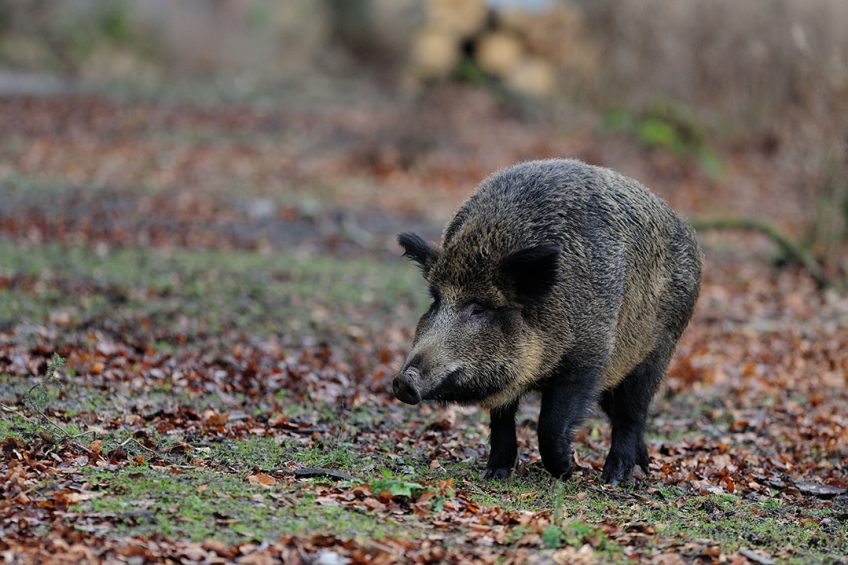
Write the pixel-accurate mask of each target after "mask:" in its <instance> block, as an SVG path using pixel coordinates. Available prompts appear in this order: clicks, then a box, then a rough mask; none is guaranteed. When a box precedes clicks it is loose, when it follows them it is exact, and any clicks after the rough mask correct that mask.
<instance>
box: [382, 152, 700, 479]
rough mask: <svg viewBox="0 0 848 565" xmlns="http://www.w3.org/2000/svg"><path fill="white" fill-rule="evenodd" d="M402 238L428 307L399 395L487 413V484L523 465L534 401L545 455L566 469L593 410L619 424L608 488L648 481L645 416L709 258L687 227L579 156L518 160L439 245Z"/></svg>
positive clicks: (637, 188) (625, 181)
mask: <svg viewBox="0 0 848 565" xmlns="http://www.w3.org/2000/svg"><path fill="white" fill-rule="evenodd" d="M398 241H399V243H400V245H401V247H402V248H403V250H404V255H405V256H406V257H408V258H409V259H411V260H413V261H414V262H416V263H417V264H418V265H419V266H420V268H421V270H422V272H423V275H424V278H425V280H426V282H427V283H428V285H429V289H430V293H431V294H432V298H433V303H432V305H431V306H430V308H429V309H428V310H427V312H426V313H424V315H423V316H422V317H421V319H420V321H419V322H418V326H417V328H416V331H415V338H414V341H413V344H412V349H411V351H410V352H409V355H408V356H407V358H406V361H405V362H404V364H403V368H402V369H401V371H400V373H399V374H398V376H397V377H395V379H394V381H393V383H392V388H393V392H394V394H395V396H396V397H397V398H398V399H400V400H401V401H403V402H406V403H408V404H417V403H419V402H420V401H422V400H434V401H440V402H445V403H449V402H455V403H460V404H465V405H470V404H478V405H481V406H483V407H484V408H488V409H489V411H490V417H491V438H490V443H491V451H490V454H489V460H488V463H487V465H486V469H485V471H484V473H483V477H484V478H495V479H501V478H505V477H508V476H509V475H510V474H511V472H512V470H513V468H514V466H515V463H516V456H517V443H516V431H515V413H516V409H517V407H518V402H519V400H520V399H521V397H522V396H523V395H525V394H526V393H528V392H530V391H538V392H540V393H541V411H540V414H539V422H538V428H537V429H538V439H539V450H540V453H541V456H542V462H543V464H544V466H545V468H546V469H547V470H548V471H549V472H550V473H551V474H552V475H553V476H555V477H559V478H563V479H565V478H568V477H569V476H570V475H571V471H572V454H571V440H572V435H573V431H574V429H575V427H576V426H577V425H578V423H579V422H580V421H581V419H582V418H584V417H585V416H586V415H587V414H588V413H589V412H590V411H591V408H592V406H593V403H594V402H596V401H597V402H599V403H600V406H601V408H602V409H603V410H604V412H606V414H607V415H608V417H609V419H610V421H611V423H612V442H611V447H610V451H609V454H608V456H607V458H606V462H605V464H604V469H603V473H602V475H601V478H602V480H603V481H604V482H606V483H612V484H618V483H620V482H622V481H624V480H626V479H628V478H629V477H630V474H631V472H632V471H633V469H634V467H635V466H636V465H639V466H640V467H641V468H642V469H643V470H644V471H645V472H647V471H648V462H649V460H648V451H647V448H646V446H645V441H644V432H645V425H646V418H647V416H648V406H649V404H650V401H651V398H652V397H653V395H654V393H655V392H656V390H657V388H658V385H659V384H660V381H661V380H662V378H663V375H664V373H665V371H666V368H667V366H668V363H669V359H670V358H671V355H672V352H673V351H674V348H675V346H676V344H677V341H678V339H679V338H680V336H681V334H682V333H683V330H684V329H685V328H686V325H687V324H688V323H689V320H690V318H691V316H692V310H693V308H694V306H695V301H696V300H697V297H698V292H699V289H700V281H701V265H702V255H701V252H700V249H699V247H698V243H697V241H696V239H695V235H694V232H693V230H692V229H691V227H689V225H687V223H686V222H685V221H684V220H682V219H681V218H680V217H679V216H678V215H677V214H676V213H675V212H674V211H672V209H671V208H670V207H669V206H668V205H667V204H666V203H665V202H664V201H662V200H661V199H660V198H658V197H657V196H655V195H654V194H652V193H651V192H650V191H649V190H648V189H647V188H645V187H644V186H642V185H641V184H640V183H639V182H637V181H635V180H633V179H631V178H628V177H625V176H623V175H621V174H619V173H616V172H614V171H612V170H610V169H605V168H600V167H595V166H591V165H587V164H585V163H582V162H580V161H576V160H561V159H552V160H545V161H532V162H526V163H521V164H518V165H515V166H512V167H509V168H507V169H505V170H502V171H500V172H497V173H495V174H493V175H492V176H490V177H489V178H487V179H486V180H484V181H483V182H482V184H480V186H479V187H478V188H477V189H476V191H475V192H474V193H473V194H472V195H471V196H470V197H469V198H468V200H467V201H466V202H465V203H464V204H463V205H462V207H461V208H460V209H459V211H458V212H457V214H456V216H455V217H454V218H453V219H452V220H451V221H450V223H448V225H447V227H446V228H445V230H444V233H443V234H442V243H441V247H440V248H439V247H435V246H433V245H430V244H429V243H427V242H426V241H424V240H423V239H422V238H421V237H419V236H417V235H415V234H412V233H403V234H400V235H399V236H398Z"/></svg>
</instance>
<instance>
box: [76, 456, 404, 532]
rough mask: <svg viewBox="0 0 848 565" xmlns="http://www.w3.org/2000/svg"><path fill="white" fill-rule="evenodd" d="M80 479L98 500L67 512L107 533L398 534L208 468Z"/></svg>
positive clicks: (385, 525) (141, 468)
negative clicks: (108, 523)
mask: <svg viewBox="0 0 848 565" xmlns="http://www.w3.org/2000/svg"><path fill="white" fill-rule="evenodd" d="M86 479H87V480H88V481H89V482H90V483H91V485H92V486H93V487H95V488H96V489H98V490H99V491H101V492H102V493H103V496H100V497H97V498H94V499H92V500H88V501H85V502H83V503H81V504H79V505H78V506H76V507H74V509H75V510H76V511H77V512H78V513H79V517H80V519H81V520H84V519H85V517H86V516H87V515H90V514H91V513H95V514H94V515H95V516H96V517H97V518H98V519H102V517H104V516H109V517H110V518H111V519H112V520H113V521H114V523H115V524H117V527H115V528H110V530H109V531H108V532H104V534H106V535H111V536H120V535H154V534H161V535H165V536H168V537H170V538H175V539H191V540H196V541H200V540H204V539H207V538H216V539H220V540H222V541H224V542H227V543H239V542H244V541H246V540H257V541H260V540H270V539H276V538H278V537H279V536H280V535H284V534H288V533H303V534H310V533H314V532H318V531H320V532H324V533H327V534H335V535H338V536H340V537H353V536H364V537H371V538H381V537H385V536H387V535H399V534H400V533H401V531H402V530H403V529H402V528H401V525H400V524H398V523H397V522H396V521H395V520H392V519H390V518H389V519H387V518H386V517H379V516H371V515H367V514H362V513H359V512H356V511H354V510H351V509H348V508H346V507H343V506H333V505H322V504H319V503H317V501H316V500H315V496H314V495H313V494H312V493H308V492H306V493H298V492H296V491H292V490H291V487H283V486H279V485H277V486H275V487H273V488H270V489H269V488H262V487H258V486H253V485H250V484H249V483H248V482H247V481H246V480H244V479H243V478H242V477H239V476H236V475H232V474H226V473H222V472H219V471H214V470H206V469H198V470H192V471H188V472H185V473H179V474H174V473H172V472H170V471H168V470H163V469H154V468H152V467H149V466H145V465H136V466H131V467H127V468H124V469H121V470H119V471H106V470H89V471H87V476H86Z"/></svg>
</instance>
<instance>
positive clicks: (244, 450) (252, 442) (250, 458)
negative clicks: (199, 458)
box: [204, 437, 291, 471]
mask: <svg viewBox="0 0 848 565" xmlns="http://www.w3.org/2000/svg"><path fill="white" fill-rule="evenodd" d="M206 449H208V451H207V452H206V455H204V458H205V459H208V460H209V461H210V462H214V464H215V465H216V466H218V465H220V466H224V467H228V468H231V469H233V470H237V471H250V470H253V469H259V470H261V471H272V470H275V469H279V468H280V467H282V466H283V463H286V462H288V461H290V460H291V449H290V448H289V447H288V446H286V445H280V444H278V443H277V442H276V441H275V440H274V438H271V437H252V438H247V439H243V440H237V441H231V440H226V441H222V442H220V443H214V444H212V445H210V446H208V448H206Z"/></svg>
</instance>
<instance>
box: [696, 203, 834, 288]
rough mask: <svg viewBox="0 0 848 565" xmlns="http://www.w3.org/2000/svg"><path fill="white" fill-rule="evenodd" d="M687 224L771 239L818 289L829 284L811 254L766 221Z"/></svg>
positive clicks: (723, 220)
mask: <svg viewBox="0 0 848 565" xmlns="http://www.w3.org/2000/svg"><path fill="white" fill-rule="evenodd" d="M689 223H690V224H692V227H694V228H695V230H697V231H709V230H742V231H754V232H758V233H760V234H762V235H764V236H766V237H768V238H769V239H771V240H772V241H773V242H774V243H775V245H777V247H778V248H779V249H780V251H781V253H782V254H783V256H784V257H785V258H786V259H787V260H789V261H792V262H794V263H797V264H798V265H801V267H803V268H804V269H805V270H806V271H807V272H808V273H809V274H810V276H811V277H813V280H815V281H816V284H818V285H819V287H826V286H830V284H831V281H830V279H828V277H827V276H826V275H825V274H824V270H823V269H822V267H821V265H820V264H819V262H818V261H817V260H816V258H815V257H813V255H812V253H810V251H809V250H808V249H807V248H806V247H804V246H803V245H801V244H800V243H798V242H796V241H793V240H792V239H790V238H789V237H788V236H787V235H785V234H783V233H781V231H780V230H779V229H778V228H777V226H775V225H774V224H773V223H771V222H770V221H768V220H765V219H763V218H738V217H724V218H709V219H708V218H692V219H690V220H689Z"/></svg>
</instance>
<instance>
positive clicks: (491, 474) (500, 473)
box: [483, 467, 512, 481]
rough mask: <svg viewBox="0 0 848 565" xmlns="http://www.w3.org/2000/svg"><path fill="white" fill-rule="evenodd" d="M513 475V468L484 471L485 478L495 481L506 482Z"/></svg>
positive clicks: (487, 469) (490, 468) (489, 468)
mask: <svg viewBox="0 0 848 565" xmlns="http://www.w3.org/2000/svg"><path fill="white" fill-rule="evenodd" d="M510 475H512V467H498V468H492V467H486V470H485V471H483V478H484V479H486V480H493V481H505V480H507V479H508V478H509V477H510Z"/></svg>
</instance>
